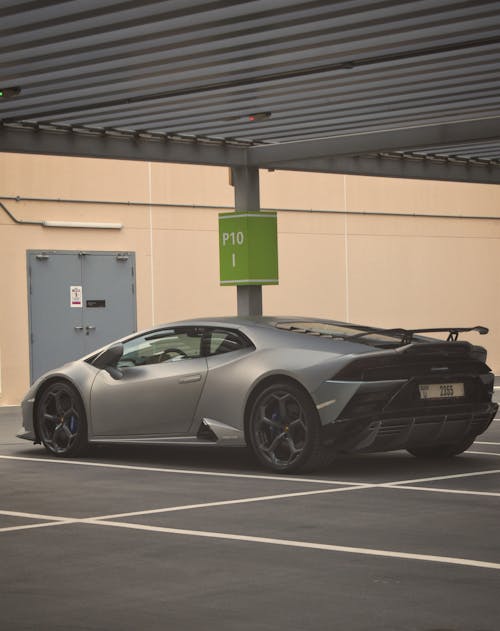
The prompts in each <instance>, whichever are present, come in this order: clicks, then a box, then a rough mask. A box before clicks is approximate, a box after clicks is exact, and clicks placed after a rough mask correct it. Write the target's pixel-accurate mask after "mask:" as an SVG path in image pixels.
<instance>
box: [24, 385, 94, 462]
mask: <svg viewBox="0 0 500 631" xmlns="http://www.w3.org/2000/svg"><path fill="white" fill-rule="evenodd" d="M36 423H37V428H38V435H39V437H40V440H41V441H42V443H43V446H44V447H45V449H46V450H47V451H48V452H49V453H51V454H53V455H56V456H61V457H65V456H74V455H76V454H78V453H81V452H82V451H83V450H84V449H85V447H86V446H87V419H86V416H85V410H84V408H83V404H82V402H81V399H80V396H79V395H78V393H77V392H76V390H75V389H74V388H73V387H72V386H71V385H70V384H69V383H66V382H64V381H55V382H53V383H51V384H50V385H48V386H47V387H46V388H45V389H44V390H43V392H42V394H41V396H40V400H39V402H38V405H37V411H36Z"/></svg>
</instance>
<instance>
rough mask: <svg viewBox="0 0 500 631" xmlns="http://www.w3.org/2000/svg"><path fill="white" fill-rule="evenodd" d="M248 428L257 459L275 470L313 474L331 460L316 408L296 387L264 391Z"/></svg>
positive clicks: (285, 385) (272, 387) (277, 386)
mask: <svg viewBox="0 0 500 631" xmlns="http://www.w3.org/2000/svg"><path fill="white" fill-rule="evenodd" d="M248 429H249V439H250V445H251V447H252V449H253V452H254V454H255V456H256V457H257V459H258V460H259V461H260V462H261V463H262V464H263V465H264V466H265V467H267V468H268V469H272V470H273V471H276V472H279V473H294V472H296V471H299V470H309V471H312V470H313V469H316V468H318V467H320V466H322V465H325V464H327V462H328V461H329V460H330V459H331V457H326V455H327V452H326V449H325V447H324V446H323V445H322V441H321V426H320V421H319V416H318V413H317V411H316V408H315V407H314V404H313V403H312V401H311V400H310V399H309V397H308V396H307V395H306V394H305V393H304V392H303V391H302V390H301V389H300V388H299V387H298V386H295V385H294V384H291V383H274V384H272V385H270V386H268V387H267V388H265V389H264V390H262V392H260V393H259V394H258V395H257V397H256V399H255V401H254V402H253V405H252V408H251V411H250V418H249V427H248ZM328 456H330V454H328Z"/></svg>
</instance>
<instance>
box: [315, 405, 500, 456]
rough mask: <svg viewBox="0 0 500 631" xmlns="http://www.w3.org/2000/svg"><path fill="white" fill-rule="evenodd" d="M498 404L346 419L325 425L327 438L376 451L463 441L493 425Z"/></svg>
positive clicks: (338, 445) (344, 446)
mask: <svg viewBox="0 0 500 631" xmlns="http://www.w3.org/2000/svg"><path fill="white" fill-rule="evenodd" d="M497 410H498V404H497V403H492V402H490V403H483V404H477V405H450V406H449V407H447V408H442V409H441V410H439V412H438V413H436V411H435V410H431V409H429V410H427V411H426V412H425V413H423V411H422V410H421V409H414V410H404V411H403V410H401V411H399V413H388V414H382V415H380V417H378V418H373V417H372V418H357V419H354V418H352V419H343V420H339V421H337V422H336V423H334V424H332V425H330V426H329V427H325V428H324V432H325V435H324V440H325V442H326V443H327V444H328V443H331V444H332V445H333V446H334V447H335V449H336V450H338V451H343V452H350V451H356V452H376V451H392V450H396V449H408V448H411V447H417V446H430V445H439V444H443V445H445V444H459V443H462V442H466V441H468V440H473V439H474V438H476V436H479V434H482V433H483V432H484V431H486V429H487V428H488V427H489V425H490V423H491V421H492V420H493V419H494V417H495V414H496V412H497Z"/></svg>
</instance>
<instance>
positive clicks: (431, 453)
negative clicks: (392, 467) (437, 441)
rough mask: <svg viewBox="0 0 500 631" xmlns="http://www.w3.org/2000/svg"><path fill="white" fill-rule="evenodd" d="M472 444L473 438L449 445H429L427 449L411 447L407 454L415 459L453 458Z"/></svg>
mask: <svg viewBox="0 0 500 631" xmlns="http://www.w3.org/2000/svg"><path fill="white" fill-rule="evenodd" d="M473 442H474V438H468V439H467V440H464V441H462V442H460V443H453V444H451V445H431V446H427V447H411V448H410V449H408V450H407V451H408V453H410V454H411V455H412V456H415V457H416V458H427V459H429V460H431V459H439V458H453V456H458V455H459V454H461V453H463V452H464V451H466V450H467V449H469V447H470V446H471V445H472V443H473Z"/></svg>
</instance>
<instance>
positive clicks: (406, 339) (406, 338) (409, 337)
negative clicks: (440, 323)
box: [345, 326, 489, 346]
mask: <svg viewBox="0 0 500 631" xmlns="http://www.w3.org/2000/svg"><path fill="white" fill-rule="evenodd" d="M471 331H476V332H477V333H479V335H486V334H487V333H488V332H489V329H487V328H486V327H485V326H471V327H444V328H431V329H402V328H395V329H377V328H374V329H370V330H368V331H362V332H361V333H356V334H355V335H349V336H348V337H346V338H345V339H348V340H355V339H359V338H361V337H366V336H367V335H373V334H375V335H376V334H377V333H380V334H382V335H388V336H391V337H392V336H394V337H398V336H400V337H401V345H402V346H404V345H406V344H411V343H412V341H413V336H414V335H419V334H422V333H448V337H447V338H446V341H447V342H456V341H457V340H458V336H459V334H460V333H469V332H471Z"/></svg>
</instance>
